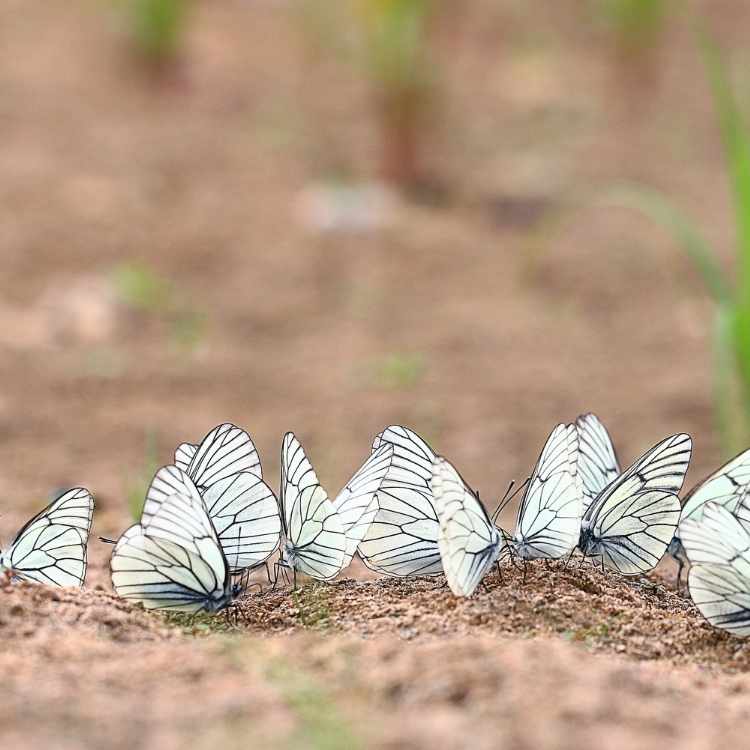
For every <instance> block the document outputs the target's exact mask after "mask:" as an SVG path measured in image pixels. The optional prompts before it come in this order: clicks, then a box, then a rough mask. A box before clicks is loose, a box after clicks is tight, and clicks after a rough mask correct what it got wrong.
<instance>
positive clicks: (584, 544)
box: [578, 518, 597, 556]
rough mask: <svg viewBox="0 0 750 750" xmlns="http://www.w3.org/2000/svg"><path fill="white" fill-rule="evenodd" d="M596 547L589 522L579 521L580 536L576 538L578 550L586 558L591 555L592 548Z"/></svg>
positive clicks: (586, 520) (585, 520)
mask: <svg viewBox="0 0 750 750" xmlns="http://www.w3.org/2000/svg"><path fill="white" fill-rule="evenodd" d="M596 546H597V544H596V539H595V536H594V529H593V527H592V524H591V521H589V520H588V519H586V518H584V519H583V521H581V535H580V537H579V538H578V549H580V550H581V552H582V553H583V554H584V556H586V555H591V554H593V553H594V547H596Z"/></svg>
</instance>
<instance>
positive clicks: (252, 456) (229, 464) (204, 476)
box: [180, 422, 263, 491]
mask: <svg viewBox="0 0 750 750" xmlns="http://www.w3.org/2000/svg"><path fill="white" fill-rule="evenodd" d="M184 445H185V444H184V443H183V446H184ZM183 446H180V447H183ZM240 471H248V472H250V473H251V474H255V475H256V476H258V477H260V478H261V479H262V478H263V472H262V471H261V467H260V458H259V456H258V451H257V450H256V449H255V445H254V444H253V441H252V440H251V439H250V435H248V434H247V433H246V432H245V431H244V430H243V429H240V428H239V427H236V426H235V425H233V424H230V423H228V422H227V423H224V424H220V425H219V426H218V427H215V428H214V429H213V430H211V432H209V433H208V435H206V437H204V438H203V440H202V441H201V444H200V445H199V446H198V450H197V451H196V452H195V455H193V457H192V459H191V460H190V464H189V465H188V468H187V473H188V475H189V476H190V478H191V479H192V480H193V482H194V483H195V485H196V487H198V489H200V490H201V491H203V490H205V489H206V488H207V487H210V486H211V485H212V484H215V483H216V482H218V481H220V480H222V479H226V478H227V477H230V476H232V475H233V474H237V473H239V472H240Z"/></svg>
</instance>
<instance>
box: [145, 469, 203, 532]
mask: <svg viewBox="0 0 750 750" xmlns="http://www.w3.org/2000/svg"><path fill="white" fill-rule="evenodd" d="M173 495H181V496H182V497H185V498H188V499H189V500H190V501H191V502H192V503H194V504H196V505H201V504H202V503H203V501H202V499H201V494H200V492H198V488H197V487H196V486H195V484H194V483H193V480H192V479H191V478H190V477H189V476H188V474H187V472H185V471H183V470H182V469H180V468H179V467H177V466H162V468H161V469H159V471H157V472H156V474H155V475H154V478H153V479H152V480H151V484H150V485H149V488H148V490H147V491H146V502H145V503H144V505H143V511H142V513H141V523H142V524H143V525H148V523H149V522H150V521H151V519H152V518H153V516H154V515H155V514H156V513H157V512H158V510H159V508H160V507H161V506H162V504H163V503H164V502H165V501H166V500H168V499H169V498H170V497H172V496H173Z"/></svg>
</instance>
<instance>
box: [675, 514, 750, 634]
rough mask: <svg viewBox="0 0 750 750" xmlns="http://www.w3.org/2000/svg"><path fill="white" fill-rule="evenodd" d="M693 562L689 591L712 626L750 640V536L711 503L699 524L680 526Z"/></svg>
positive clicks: (693, 521)
mask: <svg viewBox="0 0 750 750" xmlns="http://www.w3.org/2000/svg"><path fill="white" fill-rule="evenodd" d="M680 538H681V539H682V543H683V545H684V547H685V551H686V553H687V556H688V559H689V560H690V564H691V567H690V574H689V575H688V588H689V590H690V596H691V597H692V599H693V601H694V602H695V604H696V606H697V607H698V609H699V610H700V613H701V614H702V615H703V616H704V617H705V618H706V620H708V622H709V623H711V625H713V626H714V627H717V628H721V629H722V630H726V631H728V632H730V633H732V634H733V635H738V636H748V635H750V533H749V532H748V529H747V528H746V527H745V526H744V525H743V524H742V523H741V522H740V521H739V520H738V519H737V518H736V517H735V515H734V514H733V513H732V512H731V511H730V510H729V509H728V508H727V507H726V506H722V505H720V504H719V503H714V502H711V501H708V502H707V503H705V505H704V506H703V508H702V513H701V514H700V518H697V517H693V518H688V519H685V520H683V521H681V522H680Z"/></svg>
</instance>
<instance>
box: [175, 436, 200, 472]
mask: <svg viewBox="0 0 750 750" xmlns="http://www.w3.org/2000/svg"><path fill="white" fill-rule="evenodd" d="M197 452H198V446H197V445H193V444H192V443H180V445H178V446H177V450H176V451H175V452H174V465H175V466H176V467H177V468H178V469H182V470H183V471H187V470H188V469H189V468H190V462H191V461H192V460H193V457H194V456H195V454H196V453H197Z"/></svg>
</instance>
